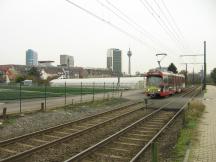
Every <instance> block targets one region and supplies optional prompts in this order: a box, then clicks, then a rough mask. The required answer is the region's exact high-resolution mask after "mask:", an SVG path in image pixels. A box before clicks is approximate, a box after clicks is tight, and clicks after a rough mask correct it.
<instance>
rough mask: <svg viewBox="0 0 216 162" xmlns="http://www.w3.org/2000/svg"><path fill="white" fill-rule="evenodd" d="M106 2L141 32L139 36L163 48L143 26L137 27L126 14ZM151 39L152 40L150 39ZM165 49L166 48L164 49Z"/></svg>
mask: <svg viewBox="0 0 216 162" xmlns="http://www.w3.org/2000/svg"><path fill="white" fill-rule="evenodd" d="M106 2H107V3H108V4H109V5H110V6H111V7H112V8H114V9H115V10H116V11H118V12H119V13H120V14H121V15H122V16H123V17H125V18H126V19H127V20H128V22H129V23H130V24H132V25H133V26H134V27H135V28H136V29H138V30H139V32H141V34H143V35H145V36H147V38H148V39H149V40H151V41H152V42H154V43H156V44H161V45H162V46H164V47H165V45H164V44H163V43H162V42H161V41H159V40H158V39H157V38H156V37H155V36H153V35H152V34H151V33H149V32H148V31H147V30H146V29H145V28H144V27H143V26H141V25H139V24H138V23H137V22H136V21H134V20H133V19H132V18H130V17H129V16H127V14H125V13H124V12H123V11H121V10H120V9H119V8H118V7H116V6H115V5H114V4H113V3H111V2H110V1H109V0H106ZM151 37H152V38H151ZM166 48H167V47H166Z"/></svg>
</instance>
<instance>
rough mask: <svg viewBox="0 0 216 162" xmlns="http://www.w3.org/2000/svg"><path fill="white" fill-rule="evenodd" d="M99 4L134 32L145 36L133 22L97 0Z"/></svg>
mask: <svg viewBox="0 0 216 162" xmlns="http://www.w3.org/2000/svg"><path fill="white" fill-rule="evenodd" d="M96 1H97V3H99V4H100V5H101V6H102V7H104V8H105V9H107V10H108V11H110V12H111V13H113V14H114V15H115V16H117V17H118V18H119V19H121V20H122V21H123V22H125V23H126V24H128V25H129V26H131V27H132V28H133V29H134V30H136V31H137V32H139V33H141V34H143V35H145V33H143V31H141V30H140V29H137V27H136V26H134V24H133V22H130V20H127V19H126V18H124V17H122V16H120V15H119V14H117V13H116V12H115V11H113V10H112V9H111V8H110V7H109V6H107V5H105V4H104V3H102V2H101V1H100V0H96Z"/></svg>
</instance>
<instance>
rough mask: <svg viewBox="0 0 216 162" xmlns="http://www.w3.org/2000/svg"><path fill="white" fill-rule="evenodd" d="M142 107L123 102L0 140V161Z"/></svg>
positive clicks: (101, 124) (16, 159) (16, 157)
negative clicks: (78, 117)
mask: <svg viewBox="0 0 216 162" xmlns="http://www.w3.org/2000/svg"><path fill="white" fill-rule="evenodd" d="M165 105H167V104H165ZM165 105H164V106H165ZM143 108H144V105H143V103H141V102H136V103H130V104H125V105H124V106H122V107H120V108H116V109H114V110H111V111H107V112H103V113H100V114H96V115H92V116H90V117H87V118H83V119H80V120H77V121H74V122H69V123H66V124H62V125H58V126H55V127H52V128H48V129H45V130H41V131H37V132H33V133H30V134H27V135H23V136H20V137H16V138H12V139H8V140H5V141H2V142H0V162H6V161H18V160H21V159H23V158H26V157H27V156H29V155H31V154H33V153H35V152H36V151H39V150H42V149H44V148H48V147H51V146H54V145H56V144H59V143H62V142H65V141H67V140H70V139H73V138H75V137H79V136H81V135H82V134H87V133H88V132H89V131H91V130H95V129H97V128H100V127H102V126H104V125H105V124H107V123H110V122H113V121H117V120H118V119H120V118H124V117H125V118H126V117H127V116H129V115H130V114H133V113H138V114H139V113H140V111H142V112H143ZM141 115H142V114H141ZM140 118H141V117H140Z"/></svg>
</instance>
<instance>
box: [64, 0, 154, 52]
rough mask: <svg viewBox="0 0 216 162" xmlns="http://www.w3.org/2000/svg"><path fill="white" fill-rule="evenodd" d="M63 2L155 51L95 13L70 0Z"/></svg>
mask: <svg viewBox="0 0 216 162" xmlns="http://www.w3.org/2000/svg"><path fill="white" fill-rule="evenodd" d="M65 1H67V2H68V3H70V4H71V5H73V6H75V7H77V8H79V9H80V10H82V11H84V12H85V13H87V14H89V15H91V16H93V17H95V18H96V19H98V20H100V21H102V22H104V23H106V24H108V25H109V26H111V27H113V28H115V29H116V30H118V31H119V32H121V33H123V34H125V35H127V36H128V37H130V38H132V39H134V40H136V41H138V42H140V43H142V44H144V45H145V46H147V47H148V48H152V49H154V50H156V49H155V48H154V47H152V46H150V45H149V44H147V43H146V42H144V41H143V40H141V39H139V38H137V37H136V36H134V35H132V34H130V33H129V32H127V31H125V30H124V29H122V28H120V27H119V26H117V25H115V24H113V23H112V22H110V21H108V20H106V19H104V18H102V17H100V16H98V15H96V14H95V13H93V12H91V11H89V10H87V9H85V8H84V7H81V6H80V5H78V4H76V3H74V2H72V1H70V0H65Z"/></svg>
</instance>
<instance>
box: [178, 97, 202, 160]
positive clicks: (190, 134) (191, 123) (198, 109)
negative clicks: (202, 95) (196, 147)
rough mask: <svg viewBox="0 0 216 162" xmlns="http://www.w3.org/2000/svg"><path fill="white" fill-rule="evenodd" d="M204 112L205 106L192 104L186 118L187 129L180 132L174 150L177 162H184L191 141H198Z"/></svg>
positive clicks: (198, 102)
mask: <svg viewBox="0 0 216 162" xmlns="http://www.w3.org/2000/svg"><path fill="white" fill-rule="evenodd" d="M204 110H205V106H204V104H203V103H202V102H200V101H197V100H194V101H192V102H191V103H190V105H189V107H188V110H187V112H186V116H185V127H184V128H183V129H182V130H181V131H180V136H179V138H178V141H177V144H176V146H175V149H174V157H176V158H175V161H182V160H183V158H184V156H185V152H186V150H187V148H188V147H189V145H190V143H191V141H195V140H197V133H196V129H197V126H198V123H199V119H200V117H201V116H202V114H203V112H204Z"/></svg>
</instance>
